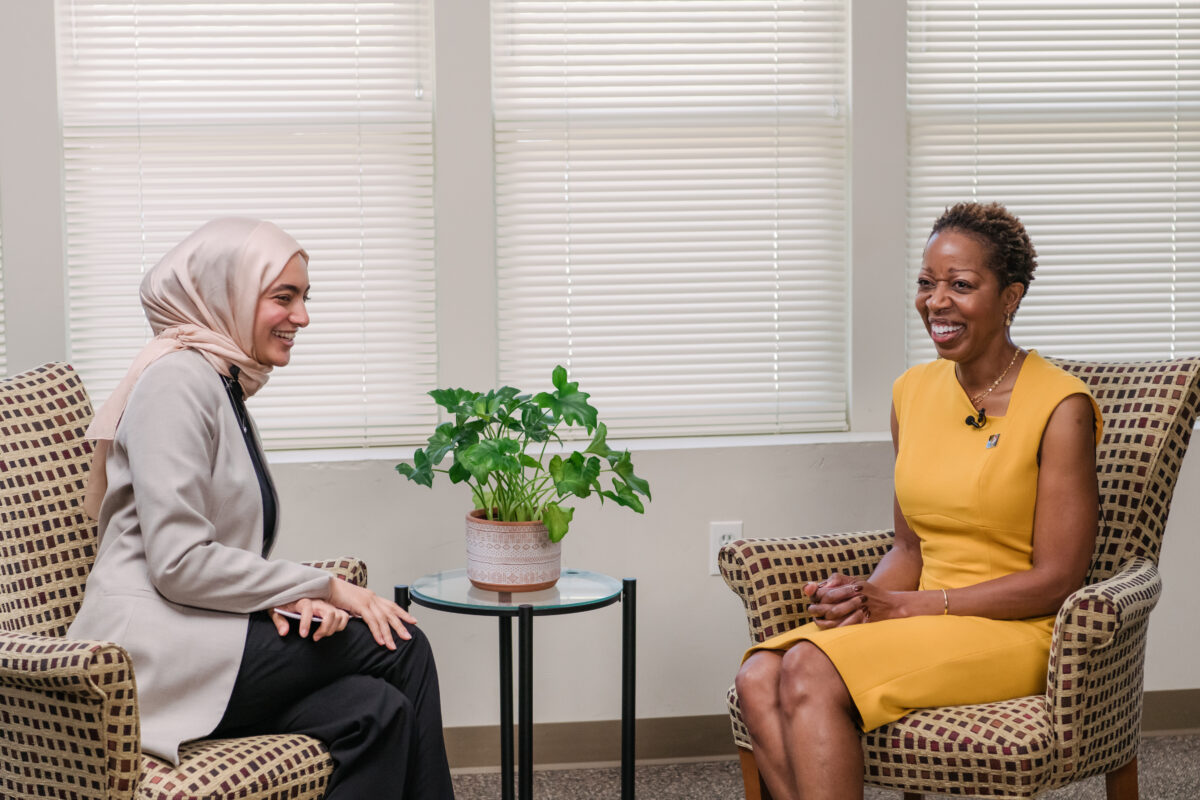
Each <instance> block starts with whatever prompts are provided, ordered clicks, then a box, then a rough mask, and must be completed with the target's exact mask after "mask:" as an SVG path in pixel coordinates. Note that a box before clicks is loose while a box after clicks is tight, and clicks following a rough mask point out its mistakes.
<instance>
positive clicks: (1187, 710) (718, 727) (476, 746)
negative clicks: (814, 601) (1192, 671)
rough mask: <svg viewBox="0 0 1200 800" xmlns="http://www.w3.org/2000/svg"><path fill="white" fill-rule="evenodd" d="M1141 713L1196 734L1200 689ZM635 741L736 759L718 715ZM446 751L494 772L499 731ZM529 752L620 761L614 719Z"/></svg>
mask: <svg viewBox="0 0 1200 800" xmlns="http://www.w3.org/2000/svg"><path fill="white" fill-rule="evenodd" d="M1143 708H1144V713H1143V716H1142V731H1143V732H1144V733H1146V734H1148V735H1166V734H1172V733H1196V732H1200V689H1182V690H1177V691H1161V692H1146V696H1145V704H1144V707H1143ZM636 737H637V742H636V743H637V759H638V760H639V761H652V760H676V761H685V760H693V759H702V758H714V759H715V758H732V757H734V756H735V755H736V751H735V749H734V744H733V734H732V733H731V732H730V728H729V718H728V717H726V716H725V715H724V714H719V715H711V716H697V717H654V718H649V719H639V720H638V721H637V733H636ZM513 741H514V743H515V742H516V733H515V730H514V734H513ZM446 750H447V752H448V754H449V756H450V766H451V767H453V768H455V769H472V768H475V769H478V768H496V767H497V766H498V765H499V763H500V726H498V725H477V726H471V727H461V728H447V729H446ZM533 752H534V763H535V764H537V765H538V766H539V767H543V766H549V765H553V764H597V763H609V764H611V763H615V762H617V761H619V760H620V758H621V723H620V720H615V719H613V720H598V721H594V722H549V723H542V724H537V725H534V726H533Z"/></svg>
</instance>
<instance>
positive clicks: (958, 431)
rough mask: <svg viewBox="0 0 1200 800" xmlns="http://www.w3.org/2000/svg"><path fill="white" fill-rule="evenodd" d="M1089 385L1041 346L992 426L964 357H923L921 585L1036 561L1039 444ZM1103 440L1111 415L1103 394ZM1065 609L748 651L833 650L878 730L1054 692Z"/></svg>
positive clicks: (915, 470) (904, 437) (971, 579)
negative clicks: (973, 420)
mask: <svg viewBox="0 0 1200 800" xmlns="http://www.w3.org/2000/svg"><path fill="white" fill-rule="evenodd" d="M1073 394H1084V395H1087V396H1088V397H1089V399H1090V398H1091V395H1090V393H1089V392H1088V389H1087V386H1086V385H1085V384H1084V383H1083V382H1082V381H1080V380H1079V379H1078V378H1076V377H1074V376H1072V375H1068V374H1067V373H1066V372H1063V371H1062V370H1060V369H1059V368H1057V367H1055V366H1053V365H1051V364H1049V363H1048V362H1046V361H1045V360H1044V359H1042V358H1041V357H1040V356H1039V355H1037V352H1036V351H1031V352H1030V353H1029V354H1028V356H1027V357H1026V358H1025V361H1024V362H1023V363H1022V365H1021V369H1020V372H1019V373H1018V375H1017V380H1016V384H1015V385H1014V387H1013V391H1012V396H1011V399H1010V401H1009V405H1008V409H1007V412H1006V413H1005V414H1004V415H1003V416H998V417H988V418H987V424H986V425H985V426H984V427H983V428H982V429H976V428H973V427H970V426H968V425H967V424H965V419H966V417H967V416H968V415H971V414H974V413H975V409H974V408H973V407H972V406H971V403H970V400H969V398H968V397H967V395H966V393H965V392H964V391H963V390H962V387H961V386H959V383H958V380H957V378H956V377H955V374H954V363H953V362H951V361H943V360H939V361H933V362H930V363H928V364H921V365H919V366H916V367H913V368H912V369H910V370H908V371H907V372H905V373H904V374H903V375H901V376H900V378H898V379H897V380H896V382H895V384H894V386H893V389H892V401H893V403H894V405H895V409H896V416H897V420H898V422H899V430H900V437H899V441H900V447H899V451H898V453H897V457H896V496H897V498H898V500H899V502H900V509H901V511H902V512H903V514H904V517H905V519H906V520H908V524H909V526H910V527H911V528H912V529H913V531H914V532H915V533H916V535H917V536H918V537H919V538H920V540H921V558H922V568H921V579H920V585H919V588H921V589H943V588H945V589H955V588H960V587H963V586H971V585H973V584H976V583H980V582H982V581H987V580H991V579H993V578H998V577H1001V576H1003V575H1008V574H1011V573H1014V572H1020V571H1022V570H1027V569H1029V568H1030V567H1031V565H1032V563H1031V557H1032V552H1033V516H1034V506H1035V503H1036V500H1037V480H1038V449H1039V447H1040V445H1041V439H1042V433H1043V431H1044V430H1045V428H1046V423H1047V422H1048V421H1049V419H1050V415H1051V413H1052V412H1053V411H1054V409H1055V408H1057V407H1058V404H1059V403H1060V402H1062V400H1063V399H1065V398H1066V397H1068V396H1070V395H1073ZM1092 407H1093V413H1094V414H1095V419H1096V437H1097V441H1099V436H1100V428H1101V423H1100V411H1099V409H1098V408H1097V407H1096V403H1095V400H1092ZM1053 625H1054V617H1053V616H1049V617H1040V618H1037V619H1025V620H994V619H986V618H983V617H961V616H956V615H954V614H953V604H952V605H951V613H950V614H948V615H940V614H939V615H936V616H923V617H909V618H906V619H895V620H882V621H879V622H871V623H868V624H865V625H851V626H848V627H845V628H833V629H830V630H820V629H818V628H817V627H816V625H815V624H812V623H810V624H808V625H804V626H802V627H800V628H796V629H794V630H791V631H786V632H784V633H781V634H779V635H777V636H774V637H772V638H770V639H768V640H766V641H765V642H763V643H762V644H761V645H757V646H755V647H753V648H751V649H750V651H748V652H747V654H746V655H747V656H749V655H750V654H751V653H753V652H755V651H757V650H786V649H788V648H789V647H791V646H793V645H794V644H796V643H797V642H799V641H802V640H804V641H809V642H812V643H813V644H815V645H816V646H818V647H820V648H821V650H822V651H823V652H824V653H825V654H826V655H827V656H828V657H829V659H830V660H831V661H832V662H833V664H834V666H835V667H836V668H837V670H838V672H839V673H840V674H841V676H842V679H843V680H844V681H845V683H846V687H847V688H848V689H849V690H850V695H851V697H853V698H854V702H855V704H856V705H857V707H858V711H859V714H860V716H861V719H862V728H863V730H864V731H869V730H871V729H873V728H877V727H879V726H880V725H885V724H887V723H889V722H892V721H894V720H897V719H899V718H900V717H902V716H904V715H905V714H907V713H908V712H909V711H911V710H912V709H914V708H927V707H931V706H949V705H966V704H969V703H987V702H993V701H996V700H1005V699H1009V698H1013V697H1022V696H1025V695H1030V694H1037V693H1040V692H1042V691H1044V690H1045V684H1046V666H1047V661H1048V659H1049V652H1050V633H1051V629H1052V628H1053Z"/></svg>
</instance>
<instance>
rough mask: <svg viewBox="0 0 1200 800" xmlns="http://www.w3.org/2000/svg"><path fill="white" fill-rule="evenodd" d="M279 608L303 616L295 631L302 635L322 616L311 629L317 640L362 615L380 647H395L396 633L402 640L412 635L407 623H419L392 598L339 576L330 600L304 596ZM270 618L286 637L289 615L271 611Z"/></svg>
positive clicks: (335, 581) (334, 580)
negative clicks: (313, 629) (387, 598)
mask: <svg viewBox="0 0 1200 800" xmlns="http://www.w3.org/2000/svg"><path fill="white" fill-rule="evenodd" d="M280 608H281V609H282V610H283V611H294V612H295V613H297V614H299V615H300V620H299V622H298V623H297V628H296V631H297V633H299V634H300V636H301V637H305V636H308V634H309V632H310V631H312V623H313V621H314V620H315V619H319V620H320V622H319V623H318V625H317V629H316V630H315V631H312V638H313V641H314V642H316V641H320V640H321V639H324V638H325V637H326V636H332V635H333V634H335V633H337V632H338V631H341V630H344V629H345V627H346V625H347V624H348V623H349V622H350V618H351V617H361V618H362V621H363V622H365V623H366V625H367V627H368V628H370V629H371V635H372V636H373V637H374V638H375V641H376V642H377V643H378V644H379V645H380V646H382V647H386V648H388V649H389V650H395V649H396V639H395V637H396V636H399V637H400V638H401V639H411V638H412V634H411V633H409V632H408V629H407V628H405V627H404V624H405V623H408V624H409V625H415V624H416V623H417V620H416V619H415V618H414V617H413V616H412V615H411V614H409V613H408V612H407V611H405V610H404V609H403V608H401V607H400V606H398V605H396V604H395V603H393V602H392V601H391V600H386V599H384V598H382V597H380V596H379V595H377V594H375V593H374V592H372V591H371V590H370V589H365V588H363V587H361V586H355V585H354V584H352V583H348V582H346V581H343V580H340V579H337V578H334V579H333V584H332V590H331V591H330V594H329V599H328V600H319V599H316V598H304V599H302V600H296V601H295V602H293V603H288V604H287V605H286V606H281V607H280ZM271 620H272V621H273V622H274V623H275V630H277V631H278V632H279V635H280V636H287V634H288V631H289V630H290V629H291V626H290V625H289V623H288V619H287V617H284V616H282V615H280V614H277V613H276V612H275V611H274V610H272V611H271ZM393 634H394V635H393Z"/></svg>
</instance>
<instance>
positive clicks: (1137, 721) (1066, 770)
mask: <svg viewBox="0 0 1200 800" xmlns="http://www.w3.org/2000/svg"><path fill="white" fill-rule="evenodd" d="M1054 363H1057V364H1058V365H1059V366H1061V367H1062V368H1064V369H1066V370H1067V371H1068V372H1071V373H1073V374H1075V375H1078V376H1079V377H1080V378H1081V379H1082V380H1083V381H1084V382H1085V383H1087V384H1088V387H1089V388H1090V390H1091V392H1092V395H1093V396H1094V397H1095V398H1096V402H1097V403H1098V404H1099V405H1100V409H1101V412H1102V413H1103V415H1104V435H1103V439H1102V441H1101V443H1100V445H1099V447H1098V448H1097V451H1096V459H1097V463H1096V472H1097V476H1098V479H1099V483H1100V506H1101V509H1100V527H1099V531H1098V533H1097V536H1096V547H1095V550H1094V553H1093V559H1092V566H1091V570H1090V572H1089V574H1088V579H1087V584H1086V585H1085V586H1084V587H1083V588H1082V589H1080V590H1079V591H1077V592H1075V593H1074V594H1072V595H1071V596H1070V597H1068V598H1067V600H1066V602H1065V603H1064V604H1063V607H1062V608H1061V609H1060V610H1059V612H1058V616H1057V619H1056V621H1055V626H1054V634H1053V639H1052V642H1051V648H1050V664H1049V671H1048V676H1047V685H1046V692H1045V694H1044V695H1038V696H1034V697H1022V698H1017V699H1015V700H1008V701H1004V702H1000V703H988V704H984V705H977V706H956V707H951V708H930V709H920V710H918V711H914V712H912V713H911V714H909V715H907V716H905V717H903V718H901V719H899V720H897V721H896V722H893V723H891V724H890V725H885V726H883V727H881V728H878V729H876V730H874V731H871V732H870V733H868V734H866V735H865V736H864V737H863V748H864V753H865V767H866V781H867V783H868V784H871V785H874V786H881V787H886V788H893V789H900V790H902V791H904V792H906V793H911V794H910V795H906V796H914V797H915V796H919V795H920V794H922V793H926V792H928V793H943V794H954V795H962V796H969V797H1033V796H1035V795H1037V794H1038V793H1040V792H1042V791H1045V790H1047V789H1052V788H1056V787H1059V786H1062V785H1065V784H1067V783H1070V782H1072V781H1076V780H1079V779H1082V778H1086V777H1090V776H1092V775H1098V774H1107V775H1108V787H1109V797H1110V798H1116V797H1121V798H1127V797H1128V798H1136V797H1137V774H1136V760H1135V759H1136V754H1137V744H1138V738H1139V731H1140V728H1141V716H1142V685H1143V666H1144V664H1143V662H1144V656H1145V650H1146V631H1147V626H1148V622H1149V616H1150V611H1151V610H1152V609H1153V608H1154V606H1155V604H1156V603H1157V602H1158V598H1159V595H1160V593H1161V590H1162V583H1161V579H1160V578H1159V574H1158V568H1157V562H1158V557H1159V552H1160V549H1161V547H1162V536H1163V530H1164V528H1165V527H1166V522H1167V512H1168V510H1169V508H1170V505H1171V495H1172V492H1173V491H1174V489H1175V482H1176V479H1177V478H1178V477H1179V470H1180V467H1181V466H1182V463H1183V456H1184V453H1185V452H1186V450H1187V445H1188V441H1189V439H1190V437H1191V432H1192V426H1193V425H1194V424H1195V422H1196V414H1197V410H1198V409H1200V387H1198V385H1197V376H1198V374H1200V358H1186V359H1178V360H1173V361H1153V362H1143V363H1092V362H1082V361H1061V360H1056V361H1055V362H1054ZM891 540H892V532H891V531H890V530H888V531H871V532H864V533H852V534H843V535H838V536H833V537H821V536H806V537H801V538H796V539H744V540H741V541H737V542H734V543H733V544H731V545H729V546H728V547H725V548H724V549H723V550H722V551H721V553H720V557H719V563H720V568H721V574H722V575H723V576H724V578H725V582H726V583H727V584H728V585H729V587H730V588H731V589H733V591H734V592H735V593H736V594H737V595H738V596H739V597H740V598H741V600H742V603H743V605H744V606H745V608H746V617H747V620H748V623H749V631H750V640H751V642H753V643H757V642H762V641H764V640H765V639H767V638H768V637H770V636H773V635H775V634H777V633H780V632H782V631H785V630H789V629H791V628H793V627H796V626H798V625H801V624H803V623H805V622H807V621H808V620H809V616H808V613H807V606H808V601H807V598H805V597H804V596H803V594H802V593H801V592H800V587H801V586H802V585H803V584H804V583H805V582H807V581H810V580H821V579H822V578H823V577H825V575H827V574H828V573H830V572H832V571H835V570H838V571H841V572H845V573H847V574H850V575H857V576H866V575H869V574H870V572H871V570H872V569H873V568H874V566H875V564H876V563H878V561H879V559H880V558H882V557H883V554H884V553H886V552H887V550H888V548H889V547H890V546H891ZM727 699H728V704H729V714H730V721H731V723H732V726H733V737H734V742H735V743H736V744H737V746H738V747H739V748H741V752H742V753H743V762H742V763H743V768H744V769H746V770H747V771H748V772H749V771H751V770H753V759H752V757H750V756H749V753H750V751H751V750H752V746H751V743H750V738H749V735H748V733H747V732H746V728H745V725H744V724H743V722H742V718H741V711H740V708H739V706H738V700H737V693H736V691H735V690H734V689H733V688H731V689H730V690H729V693H728V697H727ZM745 777H746V786H747V796H748V797H751V796H757V792H758V791H759V788H760V787H759V782H758V778H757V775H756V774H755V775H749V774H747V775H746V776H745Z"/></svg>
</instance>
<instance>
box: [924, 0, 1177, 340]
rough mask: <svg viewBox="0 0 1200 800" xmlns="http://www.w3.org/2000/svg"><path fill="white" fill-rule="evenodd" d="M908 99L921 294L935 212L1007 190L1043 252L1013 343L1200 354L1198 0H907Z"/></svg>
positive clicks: (1005, 199) (1006, 197) (1007, 200)
mask: <svg viewBox="0 0 1200 800" xmlns="http://www.w3.org/2000/svg"><path fill="white" fill-rule="evenodd" d="M908 113H909V131H908V133H909V148H910V149H909V159H910V160H909V172H910V187H909V231H910V241H909V244H910V253H909V256H910V257H909V265H910V266H909V277H910V290H909V291H910V294H909V296H910V298H911V297H913V291H914V290H913V288H911V287H912V285H913V282H914V281H915V277H916V272H917V270H918V269H919V268H920V257H921V248H922V247H923V246H924V244H925V237H926V236H927V235H928V232H929V228H930V226H931V224H932V223H933V221H934V219H935V218H936V217H937V216H938V215H939V214H940V213H941V212H942V210H943V209H944V208H945V207H946V206H947V205H950V204H952V203H954V202H956V201H959V200H979V201H984V202H987V201H992V200H995V201H999V202H1002V203H1004V204H1005V205H1006V206H1007V207H1008V208H1009V209H1010V210H1011V211H1013V212H1014V213H1016V214H1017V215H1018V216H1020V217H1021V219H1022V221H1023V222H1024V223H1025V225H1026V227H1027V229H1028V230H1029V234H1030V237H1031V238H1032V240H1033V243H1034V246H1035V247H1036V248H1037V251H1038V256H1039V259H1038V263H1039V267H1038V270H1037V272H1036V273H1035V280H1034V282H1033V284H1032V286H1031V287H1030V292H1029V295H1028V297H1027V298H1026V299H1025V300H1024V301H1023V302H1022V304H1021V310H1020V312H1019V313H1018V314H1017V318H1016V321H1015V322H1014V324H1013V336H1014V340H1015V341H1016V342H1017V343H1018V344H1021V345H1022V346H1025V347H1036V348H1038V349H1039V350H1040V351H1041V352H1042V353H1043V354H1046V355H1054V356H1063V357H1077V358H1092V359H1134V358H1168V357H1173V356H1176V355H1186V354H1189V353H1196V352H1200V6H1197V4H1195V3H1179V2H1175V0H1136V1H1135V0H1127V1H1126V2H1114V1H1113V0H1086V1H1085V0H1043V1H1041V2H1036V3H1033V2H1028V1H1027V0H1025V1H1022V0H986V2H965V1H963V0H910V2H909V3H908ZM911 320H912V322H911V324H910V326H909V331H908V342H909V347H908V351H909V360H910V363H915V362H919V361H924V360H928V359H929V358H932V357H933V354H934V351H933V348H932V346H931V344H930V343H929V340H928V336H927V335H926V334H925V332H924V330H923V329H922V327H921V324H920V321H919V320H918V319H917V317H916V314H915V312H914V314H913V315H912V317H911Z"/></svg>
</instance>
